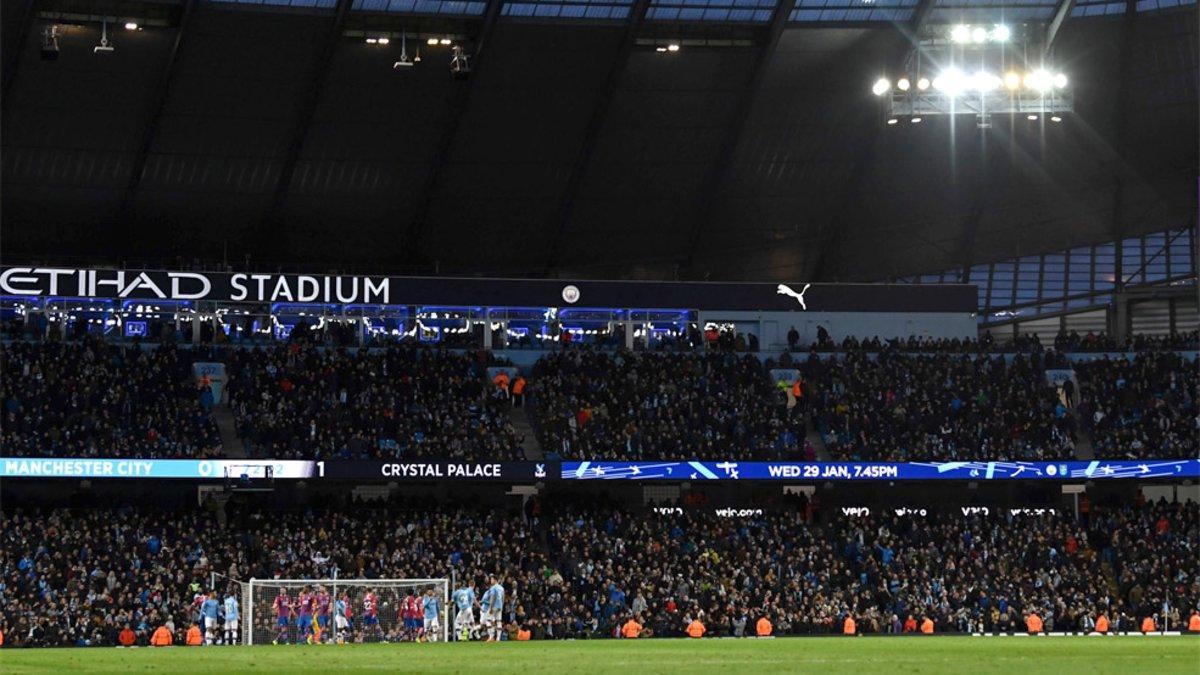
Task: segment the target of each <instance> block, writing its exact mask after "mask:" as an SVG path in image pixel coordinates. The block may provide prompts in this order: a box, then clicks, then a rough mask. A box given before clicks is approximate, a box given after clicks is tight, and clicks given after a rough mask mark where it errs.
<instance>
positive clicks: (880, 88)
mask: <svg viewBox="0 0 1200 675" xmlns="http://www.w3.org/2000/svg"><path fill="white" fill-rule="evenodd" d="M891 88H892V83H891V82H888V80H887V78H886V77H881V78H879V79H878V80H875V84H874V85H873V86H872V87H871V93H872V94H875V95H876V96H883V95H884V94H886V93H887V92H888V90H889V89H891Z"/></svg>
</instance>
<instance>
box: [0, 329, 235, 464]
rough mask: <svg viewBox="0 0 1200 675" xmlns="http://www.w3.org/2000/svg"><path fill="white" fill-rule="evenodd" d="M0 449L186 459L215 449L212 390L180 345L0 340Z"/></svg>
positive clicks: (35, 454) (15, 452)
mask: <svg viewBox="0 0 1200 675" xmlns="http://www.w3.org/2000/svg"><path fill="white" fill-rule="evenodd" d="M0 363H3V370H4V373H3V377H0V401H3V406H4V413H3V425H2V427H0V438H2V439H3V446H4V454H5V455H9V456H26V457H38V456H45V457H144V458H179V457H185V458H195V457H212V456H216V455H217V454H219V449H220V447H221V444H220V436H219V434H218V432H217V427H216V424H215V423H214V422H213V419H212V415H211V409H212V406H213V393H212V388H211V387H210V386H207V385H202V384H201V383H198V382H197V381H196V380H195V379H194V378H192V376H191V366H192V359H191V354H190V352H189V351H187V350H180V349H178V348H176V347H172V346H170V345H162V346H159V347H156V348H154V349H152V350H151V349H139V348H137V347H132V346H122V345H116V344H111V343H106V342H104V341H102V340H99V339H95V338H89V339H85V340H82V341H80V342H72V343H61V342H48V343H31V342H12V343H7V344H3V345H0Z"/></svg>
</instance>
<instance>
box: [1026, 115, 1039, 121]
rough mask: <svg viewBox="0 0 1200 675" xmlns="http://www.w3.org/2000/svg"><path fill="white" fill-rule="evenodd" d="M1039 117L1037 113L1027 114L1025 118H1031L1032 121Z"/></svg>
mask: <svg viewBox="0 0 1200 675" xmlns="http://www.w3.org/2000/svg"><path fill="white" fill-rule="evenodd" d="M1037 118H1038V116H1037V115H1026V116H1025V119H1027V120H1029V121H1030V122H1036V121H1037Z"/></svg>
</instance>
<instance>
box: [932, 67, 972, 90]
mask: <svg viewBox="0 0 1200 675" xmlns="http://www.w3.org/2000/svg"><path fill="white" fill-rule="evenodd" d="M968 86H970V82H968V80H967V76H966V75H964V74H963V72H962V71H961V70H959V69H958V68H947V69H945V70H943V71H942V72H941V73H940V74H939V75H938V76H937V77H935V78H933V88H934V89H937V90H938V91H940V92H942V93H943V94H946V95H947V96H957V95H959V94H960V93H962V91H963V90H965V89H966V88H967V87H968Z"/></svg>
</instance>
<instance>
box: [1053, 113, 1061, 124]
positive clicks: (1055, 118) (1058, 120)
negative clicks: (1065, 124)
mask: <svg viewBox="0 0 1200 675" xmlns="http://www.w3.org/2000/svg"><path fill="white" fill-rule="evenodd" d="M1050 121H1051V122H1054V123H1056V124H1057V123H1058V122H1061V121H1062V118H1061V117H1059V116H1058V115H1052V116H1051V117H1050Z"/></svg>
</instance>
